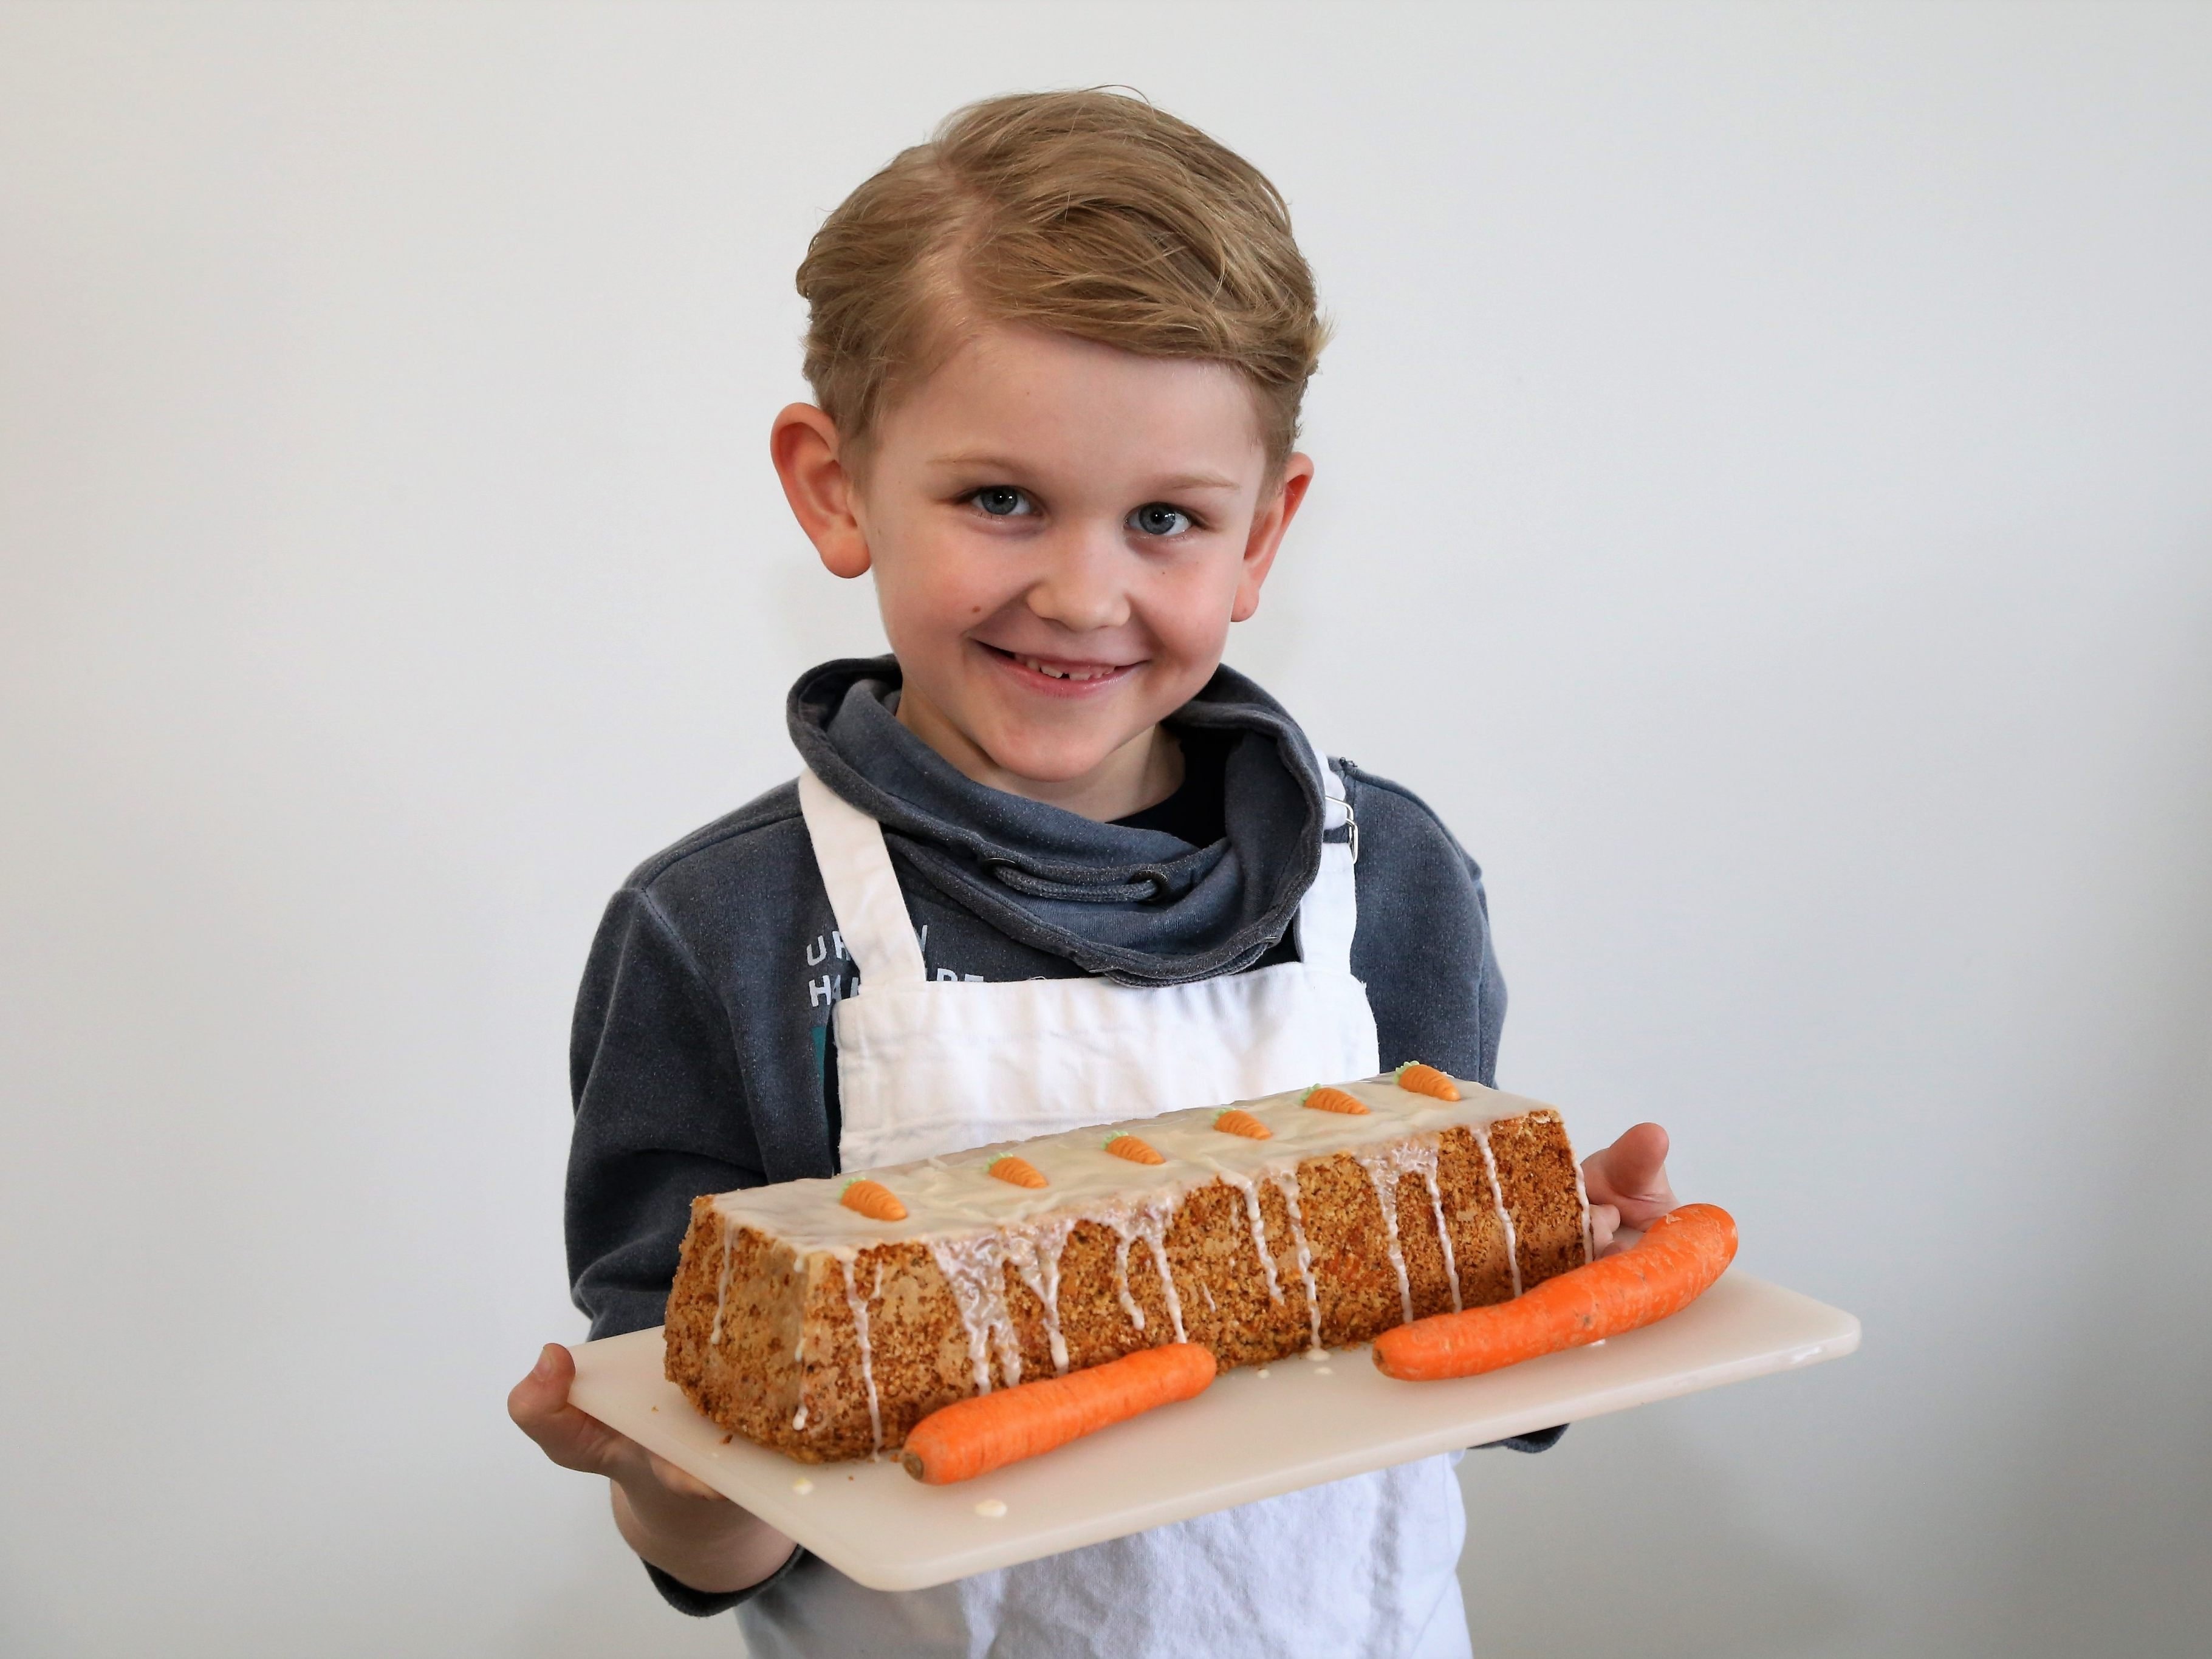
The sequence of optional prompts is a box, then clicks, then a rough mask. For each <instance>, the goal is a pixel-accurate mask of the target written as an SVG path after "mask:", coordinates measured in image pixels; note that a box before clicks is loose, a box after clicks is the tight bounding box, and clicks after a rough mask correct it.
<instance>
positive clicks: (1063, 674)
mask: <svg viewBox="0 0 2212 1659" xmlns="http://www.w3.org/2000/svg"><path fill="white" fill-rule="evenodd" d="M1014 660H1015V661H1016V662H1018V663H1019V664H1021V665H1022V666H1023V667H1024V668H1034V669H1036V671H1037V672H1038V673H1040V674H1043V675H1046V676H1047V677H1048V678H1052V679H1055V680H1095V679H1098V678H1103V676H1105V675H1108V674H1110V673H1112V672H1113V670H1112V669H1111V668H1083V669H1075V668H1054V667H1050V666H1048V665H1046V664H1044V663H1041V662H1039V661H1038V660H1037V659H1036V658H1035V657H1016V658H1015V659H1014Z"/></svg>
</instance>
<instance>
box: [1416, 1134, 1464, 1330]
mask: <svg viewBox="0 0 2212 1659" xmlns="http://www.w3.org/2000/svg"><path fill="white" fill-rule="evenodd" d="M1421 1179H1422V1180H1424V1181H1425V1182H1428V1183H1429V1210H1430V1212H1431V1214H1433V1215H1434V1216H1435V1217H1436V1218H1437V1243H1439V1244H1441V1245H1443V1247H1444V1283H1445V1284H1447V1285H1450V1286H1451V1299H1452V1311H1453V1312H1454V1313H1457V1312H1459V1311H1460V1305H1459V1264H1458V1262H1456V1261H1454V1260H1453V1259H1452V1246H1451V1229H1450V1228H1449V1227H1447V1226H1445V1225H1444V1194H1443V1188H1440V1187H1438V1186H1437V1160H1436V1159H1435V1158H1433V1157H1431V1158H1428V1159H1427V1160H1426V1161H1425V1162H1424V1163H1423V1164H1422V1165H1421Z"/></svg>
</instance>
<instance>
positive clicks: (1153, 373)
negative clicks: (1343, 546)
mask: <svg viewBox="0 0 2212 1659" xmlns="http://www.w3.org/2000/svg"><path fill="white" fill-rule="evenodd" d="M882 436H883V439H884V441H885V442H886V443H887V444H890V445H896V446H897V447H910V448H911V449H913V450H914V451H915V452H917V453H915V454H914V455H913V456H912V459H918V460H921V461H923V462H924V463H925V464H930V465H948V466H950V465H964V464H970V463H981V462H986V461H994V460H996V461H1003V462H1006V463H1009V464H1012V463H1017V462H1022V461H1025V460H1026V461H1030V462H1032V463H1034V462H1037V461H1042V460H1045V459H1051V458H1054V457H1055V456H1058V455H1061V454H1065V453H1066V452H1068V451H1069V450H1070V449H1071V448H1072V447H1080V448H1081V449H1082V450H1083V451H1084V452H1085V453H1086V455H1087V456H1088V458H1089V459H1090V460H1091V463H1092V464H1094V465H1095V464H1097V463H1101V462H1105V461H1108V460H1109V459H1115V460H1121V461H1124V462H1128V463H1132V464H1150V465H1156V466H1165V467H1171V468H1172V469H1173V470H1174V471H1175V473H1176V476H1177V477H1179V478H1180V479H1182V481H1183V482H1185V483H1188V485H1189V486H1190V487H1194V488H1206V487H1213V488H1224V487H1225V488H1236V487H1238V486H1240V485H1241V484H1242V483H1244V482H1245V481H1246V480H1247V479H1248V477H1251V476H1253V475H1255V474H1257V473H1258V472H1259V471H1261V470H1262V469H1263V468H1264V465H1265V460H1266V455H1265V446H1264V443H1263V441H1262V440H1261V428H1260V420H1259V412H1258V409H1257V406H1256V404H1255V399H1254V397H1253V393H1252V391H1251V388H1250V387H1249V385H1248V384H1247V383H1246V382H1245V380H1244V379H1243V376H1242V375H1241V374H1238V373H1237V371H1236V370H1235V369H1233V368H1230V367H1229V366H1228V365H1226V364H1225V363H1218V362H1206V361H1204V360H1200V359H1194V358H1176V357H1153V356H1141V355H1139V354H1138V353H1136V352H1133V351H1123V350H1121V349H1118V348H1116V347H1114V346H1109V345H1103V344H1100V343H1097V342H1095V341H1091V340H1082V339H1077V338H1075V337H1072V336H1069V335H1064V334H1054V333H1049V332H1047V331H1044V330H1042V329H1034V328H1025V327H1019V326H1013V325H997V326H991V327H987V328H981V329H977V330H975V331H972V332H970V333H969V334H968V336H967V337H965V338H963V340H962V341H961V342H960V343H958V344H957V346H955V347H954V348H953V349H952V350H951V351H950V352H949V353H947V354H946V356H945V357H944V358H942V359H941V360H940V361H939V362H938V363H937V364H936V365H935V367H934V368H933V370H932V371H931V372H930V374H929V375H928V376H927V379H926V380H923V381H922V383H921V384H920V385H919V386H915V388H914V390H913V391H912V392H910V393H909V394H908V397H906V398H902V399H901V400H900V402H899V404H897V405H896V407H895V408H894V409H893V410H890V411H888V416H887V419H886V421H885V422H884V433H883V435H882Z"/></svg>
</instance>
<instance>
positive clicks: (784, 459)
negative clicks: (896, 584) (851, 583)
mask: <svg viewBox="0 0 2212 1659" xmlns="http://www.w3.org/2000/svg"><path fill="white" fill-rule="evenodd" d="M768 453H769V459H770V460H772V461H774V462H775V476H776V477H779V478H781V480H782V481H783V498H784V500H786V501H789V502H790V503H791V511H792V516H793V517H794V518H796V519H797V520H799V528H800V529H801V530H804V531H805V532H806V536H807V539H808V540H810V541H811V542H812V543H813V544H814V550H815V551H816V552H817V553H818V554H819V555H821V557H822V562H823V566H824V567H825V568H827V569H828V570H829V574H831V575H833V576H845V577H848V578H849V577H853V576H858V575H861V574H865V573H866V570H867V568H868V538H867V537H866V535H864V534H863V533H862V532H861V530H860V516H859V513H857V511H856V510H855V509H856V508H857V507H858V505H859V503H858V502H857V501H855V500H854V483H853V475H852V473H851V471H849V470H848V468H847V467H846V465H845V464H844V462H843V461H842V459H840V455H841V453H842V449H841V446H840V444H839V441H838V435H837V423H836V422H835V421H833V420H831V419H830V418H829V416H827V415H825V414H823V412H822V411H821V410H818V409H817V408H816V407H815V406H814V405H813V404H790V405H788V406H787V407H786V408H785V409H784V410H783V412H782V413H781V414H780V415H778V416H776V417H775V425H774V426H773V427H771V428H769V435H768Z"/></svg>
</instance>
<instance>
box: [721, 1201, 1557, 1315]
mask: <svg viewBox="0 0 2212 1659" xmlns="http://www.w3.org/2000/svg"><path fill="white" fill-rule="evenodd" d="M1583 1214H1584V1215H1588V1214H1589V1206H1588V1205H1584V1206H1583ZM737 1225H738V1224H737V1223H736V1222H734V1221H732V1220H731V1219H730V1218H729V1217H727V1216H724V1217H723V1218H722V1266H721V1270H720V1272H719V1273H716V1274H715V1276H714V1329H713V1330H711V1331H709V1332H708V1334H707V1346H708V1347H710V1348H718V1347H720V1346H721V1345H722V1313H723V1310H725V1309H726V1308H727V1307H728V1306H729V1305H730V1233H731V1231H732V1230H733V1229H734V1228H735V1227H736V1226H737ZM1583 1236H1584V1237H1588V1236H1589V1225H1588V1224H1587V1223H1585V1224H1584V1225H1583Z"/></svg>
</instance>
